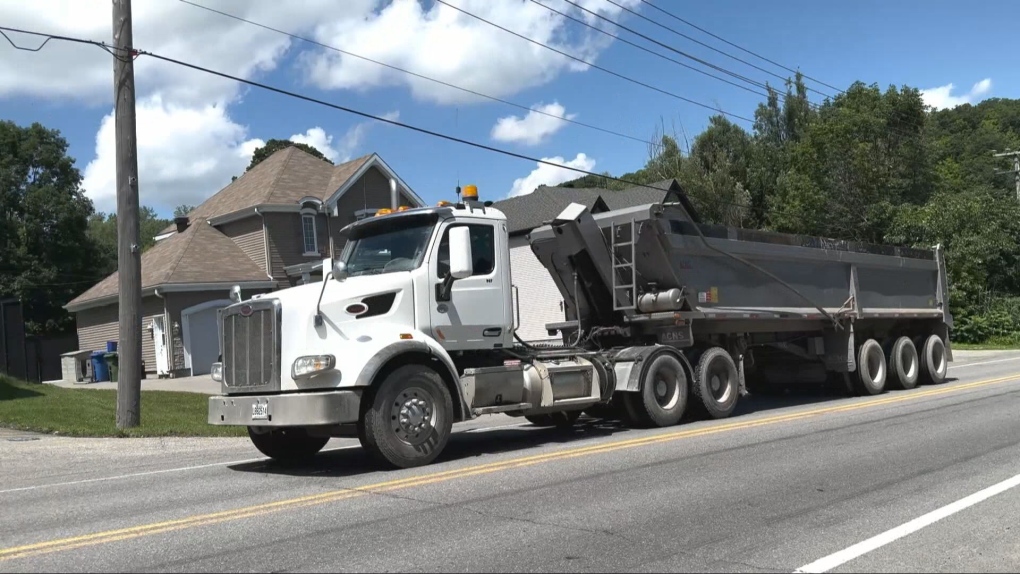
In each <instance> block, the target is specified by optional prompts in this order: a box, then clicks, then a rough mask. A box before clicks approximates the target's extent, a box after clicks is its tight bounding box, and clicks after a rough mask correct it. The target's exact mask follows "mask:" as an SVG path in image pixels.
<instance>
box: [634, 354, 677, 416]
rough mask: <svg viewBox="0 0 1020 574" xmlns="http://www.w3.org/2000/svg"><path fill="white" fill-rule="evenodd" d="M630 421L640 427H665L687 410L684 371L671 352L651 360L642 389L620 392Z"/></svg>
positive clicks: (642, 382)
mask: <svg viewBox="0 0 1020 574" xmlns="http://www.w3.org/2000/svg"><path fill="white" fill-rule="evenodd" d="M623 404H624V408H625V409H626V411H627V418H628V419H629V422H630V423H631V424H633V425H635V426H640V427H668V426H673V425H675V424H677V423H679V422H680V419H681V418H683V416H684V411H685V410H686V409H687V374H686V373H685V372H684V367H683V365H681V364H680V361H679V360H677V358H676V357H674V356H673V355H671V354H668V353H662V354H660V355H659V356H657V357H655V358H654V359H652V362H651V363H650V364H649V365H648V368H647V370H646V371H645V375H644V379H643V380H642V381H641V389H640V390H639V391H638V392H636V393H633V392H628V393H624V395H623Z"/></svg>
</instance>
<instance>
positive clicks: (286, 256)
mask: <svg viewBox="0 0 1020 574" xmlns="http://www.w3.org/2000/svg"><path fill="white" fill-rule="evenodd" d="M265 217H266V233H267V236H268V238H269V263H270V273H271V274H272V276H273V278H274V279H285V278H286V277H287V273H286V272H285V271H284V268H285V267H289V266H291V265H298V264H301V263H311V262H313V261H317V260H321V259H324V258H326V257H329V232H328V230H327V228H326V216H325V215H322V214H320V215H318V216H316V218H315V230H316V235H317V241H318V244H319V245H318V247H319V254H318V255H311V256H309V255H305V254H304V252H305V249H304V235H303V234H302V231H301V214H300V213H267V214H266V216H265ZM331 224H332V222H331Z"/></svg>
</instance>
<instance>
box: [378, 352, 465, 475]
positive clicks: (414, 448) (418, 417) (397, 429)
mask: <svg viewBox="0 0 1020 574" xmlns="http://www.w3.org/2000/svg"><path fill="white" fill-rule="evenodd" d="M361 425H363V430H362V432H361V433H359V434H360V435H361V436H362V437H363V438H362V446H364V447H365V449H366V450H368V452H369V454H371V455H372V456H373V457H374V458H376V459H378V460H379V461H380V462H383V463H386V464H388V465H390V466H393V467H396V468H411V467H416V466H422V465H426V464H429V463H431V462H432V461H433V460H435V458H436V457H437V456H439V454H440V453H441V452H443V449H444V448H446V444H447V443H448V442H449V440H450V430H451V428H452V427H453V398H452V397H451V396H450V391H449V389H447V388H446V385H445V384H444V383H443V380H442V378H440V376H439V373H437V372H435V371H434V370H432V369H430V368H429V367H426V366H423V365H404V366H402V367H399V368H397V369H394V370H393V371H392V372H390V373H389V374H388V375H387V376H386V378H385V379H383V380H382V381H381V382H380V383H379V386H378V387H377V388H376V389H375V392H374V393H372V398H371V404H370V405H369V406H368V408H366V409H365V410H364V413H363V415H362V420H361Z"/></svg>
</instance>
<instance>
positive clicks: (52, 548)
mask: <svg viewBox="0 0 1020 574" xmlns="http://www.w3.org/2000/svg"><path fill="white" fill-rule="evenodd" d="M1018 377H1020V374H1014V375H1010V376H1007V377H999V378H995V379H987V380H984V381H977V382H973V383H966V384H962V385H953V386H947V387H936V388H932V389H927V390H922V391H915V392H911V393H909V394H898V395H894V396H887V397H883V398H878V399H871V400H865V401H862V402H857V403H853V404H849V405H841V406H834V407H823V408H818V409H812V410H807V411H801V412H797V413H790V414H786V415H777V416H773V417H766V418H761V419H755V420H749V421H734V422H728V423H722V424H717V425H713V426H710V427H707V428H699V429H691V430H678V431H670V432H665V433H659V434H655V435H652V436H645V437H641V438H634V439H628V440H619V441H612V442H608V443H602V444H597V445H592V446H587V447H579V448H572V449H565V450H559V451H555V452H551V453H546V454H539V455H534V456H526V457H521V458H514V459H509V460H504V461H500V462H493V463H488V464H482V465H477V466H470V467H466V468H460V469H454V470H448V471H443V472H436V473H430V474H425V475H421V476H412V477H409V478H402V479H399V480H391V481H387V482H380V483H376V484H371V485H368V486H362V487H357V488H352V489H342V490H334V491H330V492H324V493H321V494H315V495H310V496H302V497H299V498H291V499H287V500H280V501H277V502H269V503H265V504H258V505H255V506H248V507H245V508H238V509H234V510H225V511H221V512H213V513H210V514H200V515H195V516H189V517H186V518H180V519H177V520H168V521H165V522H156V523H152V524H145V525H142V526H133V527H130V528H122V529H119V530H107V531H105V532H97V533H94V534H86V535H82V536H73V537H70V538H60V539H57V540H49V541H46V542H37V543H35V544H26V545H24V546H15V547H12V548H6V549H3V550H0V561H5V560H13V559H16V558H26V557H30V556H36V555H40V554H47V553H50V552H60V551H66V550H73V549H75V548H82V547H85V546H93V545H97V544H105V543H109V542H118V541H121V540H130V539H133V538H140V537H142V536H150V535H153V534H161V533H164V532H173V531H176V530H183V529H186V528H195V527H199V526H208V525H212V524H219V523H221V522H229V521H233V520H241V519H244V518H251V517H255V516H261V515H264V514H269V513H272V512H277V511H280V510H290V509H297V508H303V507H306V506H315V505H321V504H327V503H330V502H337V501H341V500H348V499H351V498H357V497H360V496H364V495H366V494H373V493H385V492H390V491H394V490H403V489H407V488H412V487H416V486H426V485H430V484H436V483H441V482H447V481H451V480H455V479H461V478H467V477H471V476H478V475H483V474H491V473H494V472H499V471H503V470H511V469H516V468H522V467H527V466H532V465H536V464H543V463H547V462H553V461H560V460H568V459H572V458H577V457H582V456H590V455H593V454H603V453H607V452H613V451H616V450H623V449H629V448H634V447H639V446H646V445H651V444H657V443H664V442H671V441H675V440H681V439H685V438H694V437H701V436H706V435H712V434H717V433H723V432H729V431H734V430H743V429H749V428H754V427H760V426H767V425H774V424H777V423H782V422H789V421H796V420H801V419H806V418H811V417H817V416H820V415H825V414H831V413H842V412H849V411H856V410H862V409H869V408H874V407H878V406H883V405H889V404H894V403H900V402H906V401H914V400H918V399H922V398H926V397H932V396H937V395H944V394H949V393H957V392H960V391H965V390H968V389H975V388H979V387H985V386H989V385H994V384H998V383H1003V382H1007V381H1013V380H1016V379H1017V378H1018Z"/></svg>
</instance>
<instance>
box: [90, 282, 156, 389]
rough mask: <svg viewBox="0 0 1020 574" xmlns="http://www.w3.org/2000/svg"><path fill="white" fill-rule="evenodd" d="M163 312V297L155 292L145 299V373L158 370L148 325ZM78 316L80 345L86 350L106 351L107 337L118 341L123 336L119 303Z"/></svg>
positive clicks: (143, 321) (143, 312)
mask: <svg viewBox="0 0 1020 574" xmlns="http://www.w3.org/2000/svg"><path fill="white" fill-rule="evenodd" d="M162 315H163V300H162V299H160V298H158V297H155V296H153V297H145V298H143V299H142V360H143V361H145V372H146V373H155V372H156V352H155V345H154V344H153V341H152V331H151V330H150V329H149V325H151V324H152V318H153V317H161V316H162ZM75 320H76V322H77V324H78V348H79V349H81V350H83V351H105V350H106V342H107V341H116V340H118V339H119V337H120V322H119V321H120V320H119V318H118V313H117V305H116V304H112V305H105V306H103V307H95V308H92V309H85V310H84V311H79V312H78V313H76V316H75Z"/></svg>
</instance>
